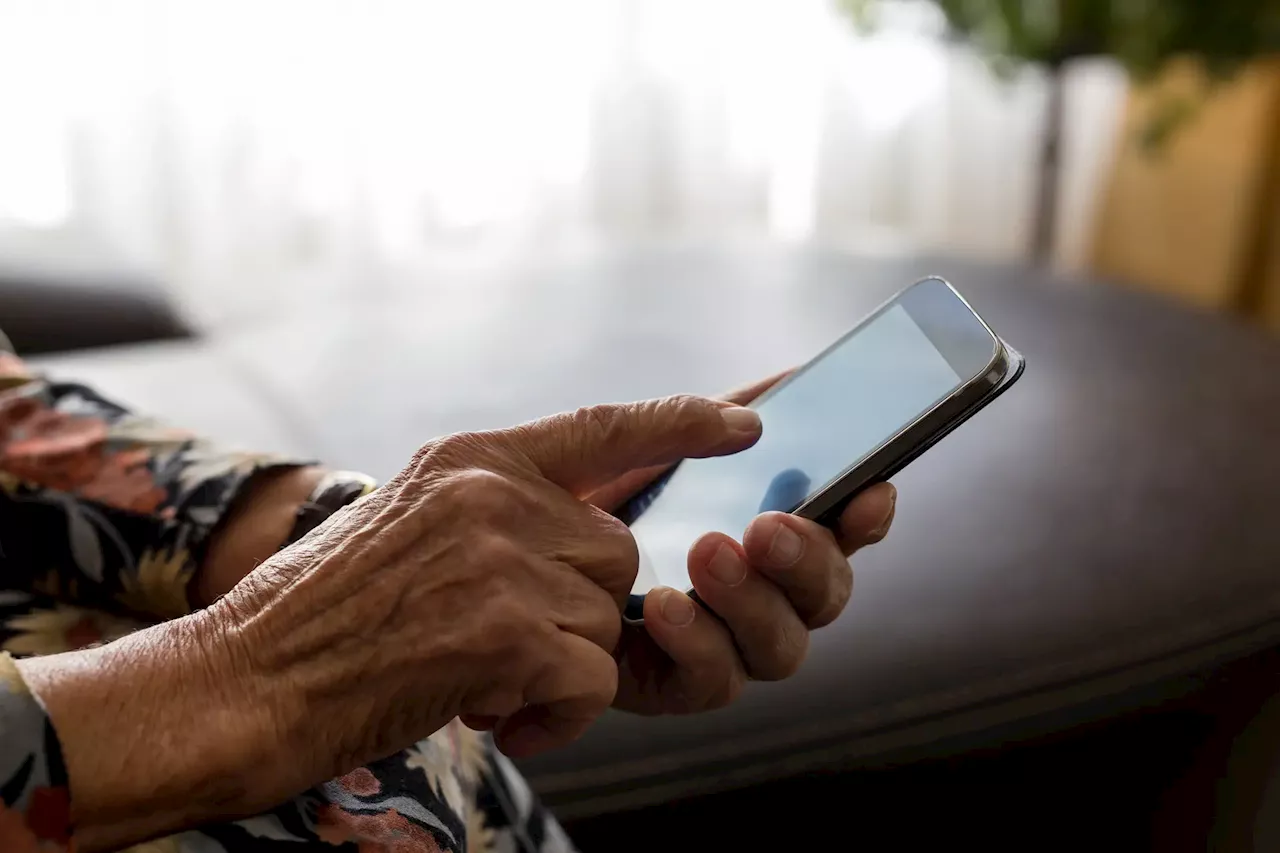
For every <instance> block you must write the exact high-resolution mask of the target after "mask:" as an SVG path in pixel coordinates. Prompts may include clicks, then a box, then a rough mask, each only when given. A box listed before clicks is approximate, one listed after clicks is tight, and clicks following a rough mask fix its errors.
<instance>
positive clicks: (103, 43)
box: [0, 0, 1127, 325]
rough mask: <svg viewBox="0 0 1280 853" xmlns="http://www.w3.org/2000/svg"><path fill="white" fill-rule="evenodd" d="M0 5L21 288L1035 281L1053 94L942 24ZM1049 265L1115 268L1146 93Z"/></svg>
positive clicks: (1077, 113)
mask: <svg viewBox="0 0 1280 853" xmlns="http://www.w3.org/2000/svg"><path fill="white" fill-rule="evenodd" d="M881 6H882V7H883V8H881V9H878V10H875V12H876V14H875V15H874V17H875V18H876V20H875V21H874V22H873V24H872V25H871V26H863V25H860V12H861V10H858V9H853V8H851V7H850V6H848V5H845V6H842V5H840V4H835V3H832V2H828V1H827V0H539V2H527V0H472V2H466V3H459V2H448V0H443V2H442V0H324V2H314V0H270V2H252V1H251V0H219V2H208V0H109V2H86V1H85V0H47V2H43V1H41V2H37V0H0V258H3V259H13V260H15V261H16V260H18V259H22V260H24V261H26V262H28V263H31V264H47V263H61V264H64V265H65V264H68V263H70V262H71V260H72V259H73V258H77V259H85V261H84V262H85V263H104V264H115V265H119V266H121V267H128V268H129V269H132V270H140V271H145V272H146V273H148V274H150V275H151V276H153V277H154V278H155V279H156V280H157V281H158V282H160V283H161V286H162V287H163V288H164V290H165V291H166V293H167V294H168V295H169V296H171V297H172V298H173V299H174V300H176V301H177V302H178V303H180V304H181V305H182V306H183V307H184V308H185V309H187V310H188V311H189V312H190V314H191V316H192V317H194V318H195V319H196V320H197V321H198V322H199V323H200V324H202V325H207V324H217V323H222V322H227V321H244V320H245V319H247V318H251V317H253V316H254V315H256V314H259V313H261V312H263V311H266V310H279V309H280V308H282V307H287V306H288V305H290V304H292V303H294V302H296V301H297V300H300V299H303V300H313V299H316V298H317V297H318V296H319V295H320V294H323V298H326V299H328V298H334V297H337V298H365V297H366V295H367V294H368V293H369V292H370V291H376V290H378V289H386V288H392V289H394V288H402V287H410V288H412V287H415V286H419V285H420V284H421V283H423V282H425V281H428V280H430V279H432V278H433V277H438V276H439V275H441V274H447V272H448V271H449V270H450V269H452V268H455V267H457V266H458V265H462V266H464V267H465V266H471V265H476V264H481V265H483V264H487V263H492V262H494V261H495V259H498V258H503V257H510V256H511V254H512V253H520V252H526V251H529V250H532V249H536V251H537V252H538V253H539V254H540V255H543V256H546V255H547V254H549V253H570V254H572V253H576V252H590V251H593V250H595V249H597V248H598V247H599V246H600V245H602V244H609V243H616V242H617V241H654V240H660V241H705V240H739V241H742V240H745V241H777V242H783V243H789V244H796V243H801V244H802V243H808V242H822V243H828V244H835V245H839V246H844V247H850V248H853V249H855V250H857V251H863V252H901V251H910V250H918V249H922V248H923V249H939V248H941V249H949V250H954V251H956V252H961V253H965V254H969V255H974V256H978V257H986V258H997V259H1007V260H1023V259H1026V258H1027V257H1028V252H1029V251H1030V250H1031V246H1032V242H1033V239H1032V237H1033V235H1032V230H1033V226H1034V216H1033V213H1034V211H1035V208H1036V204H1037V192H1036V188H1037V183H1038V175H1039V172H1038V165H1039V157H1040V150H1041V139H1042V134H1043V131H1044V128H1045V123H1046V111H1047V108H1048V104H1049V92H1050V86H1049V85H1048V77H1049V75H1048V74H1047V73H1046V72H1045V70H1044V69H1043V68H1040V67H1036V66H1026V67H1021V68H1018V69H1015V70H1013V71H1012V72H1011V73H1009V74H1007V75H1006V76H1005V78H1004V79H997V78H996V77H994V76H993V75H992V74H991V71H990V68H989V66H988V63H987V62H986V59H985V54H984V53H982V52H981V51H980V50H979V49H976V48H975V47H973V46H971V45H969V44H968V43H966V42H964V41H963V40H962V41H959V42H952V43H948V42H947V41H945V40H944V38H943V36H944V34H945V32H946V29H947V19H946V15H945V14H944V12H943V10H942V8H940V7H939V6H938V5H935V4H933V3H931V2H900V3H892V2H891V3H884V4H881ZM1066 75H1067V77H1068V79H1067V81H1066V87H1065V89H1066V91H1065V107H1064V109H1065V111H1066V120H1065V133H1063V134H1062V137H1063V139H1062V142H1063V147H1062V156H1061V158H1060V167H1059V168H1060V170H1061V173H1062V186H1063V192H1061V193H1060V196H1059V199H1058V206H1059V208H1060V211H1061V215H1060V216H1059V217H1058V220H1057V227H1056V232H1055V240H1054V243H1053V247H1052V249H1051V251H1050V252H1049V255H1048V257H1046V258H1044V260H1046V261H1047V262H1052V263H1054V264H1057V265H1059V266H1061V267H1063V268H1068V269H1080V268H1085V267H1088V266H1089V265H1090V263H1091V261H1092V254H1091V247H1092V246H1093V245H1094V239H1093V238H1094V235H1095V231H1096V228H1097V224H1098V218H1099V208H1100V199H1101V197H1102V195H1103V193H1104V191H1105V189H1106V187H1107V186H1108V182H1109V180H1110V178H1111V172H1110V170H1111V169H1112V168H1113V166H1114V161H1115V155H1116V150H1117V144H1118V141H1119V137H1118V128H1119V124H1120V121H1121V115H1122V112H1123V107H1124V104H1125V99H1126V92H1127V84H1126V77H1125V74H1124V72H1123V69H1122V68H1121V66H1120V65H1119V63H1117V62H1116V61H1114V60H1112V59H1109V58H1105V57H1103V58H1085V59H1082V60H1081V61H1079V62H1077V63H1075V64H1073V65H1072V67H1071V68H1070V69H1068V70H1067V72H1066Z"/></svg>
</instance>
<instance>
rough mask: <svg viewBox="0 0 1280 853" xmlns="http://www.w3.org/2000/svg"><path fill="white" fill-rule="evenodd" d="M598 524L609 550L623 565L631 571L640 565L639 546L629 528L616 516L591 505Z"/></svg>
mask: <svg viewBox="0 0 1280 853" xmlns="http://www.w3.org/2000/svg"><path fill="white" fill-rule="evenodd" d="M592 510H593V512H594V515H595V517H596V519H597V520H598V522H599V524H600V532H601V536H602V538H603V539H604V541H605V542H606V543H607V545H608V548H609V550H610V552H611V553H612V554H613V555H614V557H615V558H616V559H617V560H618V561H619V562H620V563H621V564H622V565H623V566H625V567H627V568H629V569H632V570H633V571H634V570H636V569H638V568H639V567H640V546H639V545H637V544H636V537H635V534H633V533H632V532H631V528H630V527H629V526H627V524H626V523H625V522H624V521H622V519H620V518H618V517H617V516H614V515H610V514H609V513H607V512H605V511H603V510H600V509H596V508H594V507H592Z"/></svg>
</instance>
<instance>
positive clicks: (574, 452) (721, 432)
mask: <svg viewBox="0 0 1280 853" xmlns="http://www.w3.org/2000/svg"><path fill="white" fill-rule="evenodd" d="M516 431H517V432H518V434H519V437H520V442H521V445H522V450H524V451H525V454H526V455H527V457H528V459H529V461H530V462H532V463H533V464H534V466H536V467H537V469H538V470H539V472H540V473H541V474H542V476H544V477H546V478H547V479H548V480H550V481H552V482H553V483H556V484H557V485H559V486H561V487H563V488H564V489H566V490H567V491H569V492H572V493H574V494H577V495H582V494H585V493H587V492H589V491H591V490H592V489H596V488H599V487H600V486H602V485H604V484H605V483H607V482H609V481H610V480H612V479H614V478H615V477H618V476H620V475H622V474H625V473H626V472H628V471H631V470H633V469H636V468H646V467H649V466H651V465H669V464H671V463H673V462H679V461H680V460H681V459H686V458H701V457H706V456H725V455H728V454H730V453H737V452H738V451H740V450H745V449H746V448H748V447H750V446H751V445H753V444H755V443H756V441H757V440H758V439H759V438H760V416H759V415H757V414H756V413H755V412H754V411H752V410H751V409H746V408H743V407H741V406H736V405H734V404H732V403H725V402H720V401H717V400H709V399H707V398H705V397H694V396H689V395H679V396H675V397H664V398H662V399H659V400H645V401H643V402H639V403H606V404H604V405H600V406H588V407H586V408H582V409H578V410H577V411H576V412H566V413H564V414H560V415H552V416H551V417H549V418H543V419H541V420H538V421H534V422H533V423H529V424H525V425H524V426H521V427H517V428H516Z"/></svg>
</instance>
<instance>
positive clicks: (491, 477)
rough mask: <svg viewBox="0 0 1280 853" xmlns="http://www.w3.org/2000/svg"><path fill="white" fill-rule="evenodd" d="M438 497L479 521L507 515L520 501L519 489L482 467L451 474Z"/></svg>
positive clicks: (499, 475) (504, 478) (507, 480)
mask: <svg viewBox="0 0 1280 853" xmlns="http://www.w3.org/2000/svg"><path fill="white" fill-rule="evenodd" d="M442 497H443V498H444V499H445V500H447V501H448V504H449V506H450V507H451V508H452V509H453V510H455V511H460V512H464V513H466V514H467V515H468V516H471V517H473V518H478V519H481V520H492V519H494V518H499V517H502V516H505V515H508V514H510V513H511V512H512V511H513V510H515V509H516V508H517V507H518V506H519V505H520V504H521V493H520V490H519V489H517V488H516V487H515V485H514V484H513V483H512V482H511V481H510V480H509V479H507V478H506V477H504V476H502V475H501V474H497V473H495V472H493V471H488V470H485V469H484V468H467V469H465V470H462V471H458V472H456V473H454V474H451V475H450V476H449V477H448V479H447V480H446V482H445V486H444V494H443V495H442Z"/></svg>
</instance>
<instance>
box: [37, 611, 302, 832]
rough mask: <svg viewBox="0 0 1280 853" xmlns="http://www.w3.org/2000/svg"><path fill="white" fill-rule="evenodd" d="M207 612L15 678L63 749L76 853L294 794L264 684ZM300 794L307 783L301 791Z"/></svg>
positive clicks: (58, 658)
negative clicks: (283, 783) (280, 780)
mask: <svg viewBox="0 0 1280 853" xmlns="http://www.w3.org/2000/svg"><path fill="white" fill-rule="evenodd" d="M239 666H240V663H239V661H238V660H237V655H236V654H235V646H234V643H231V642H228V641H227V638H226V637H224V636H223V635H222V632H221V631H220V630H219V628H218V626H217V625H216V623H215V622H214V620H213V619H212V618H211V617H209V616H207V615H205V614H195V615H193V616H188V617H185V618H183V619H178V620H175V621H172V622H168V623H165V624H163V625H158V626H156V627H154V628H149V629H147V630H145V631H140V632H138V633H136V634H132V635H130V636H128V637H125V638H123V639H121V640H117V641H116V642H113V643H110V644H107V645H105V646H101V647H98V648H94V649H86V650H83V651H78V652H69V653H66V654H60V655H52V656H49V657H43V658H31V659H27V660H22V661H19V662H18V667H19V671H20V672H21V674H22V677H23V679H24V680H25V681H26V682H27V684H28V686H29V687H30V688H31V690H32V692H33V693H34V694H35V695H36V697H37V698H38V699H39V700H40V701H41V703H42V704H43V705H44V706H45V708H46V710H47V712H48V714H49V717H50V720H51V721H52V723H53V728H54V731H55V732H56V733H57V735H58V740H59V743H60V745H61V747H62V753H63V759H64V762H65V764H66V768H67V776H68V786H69V789H70V794H71V817H72V822H73V825H74V826H75V830H76V841H77V849H81V850H96V849H112V848H115V847H119V846H123V845H126V844H129V843H131V842H134V841H138V840H142V839H145V838H150V837H154V836H156V835H160V834H165V833H169V832H174V831H178V830H181V829H184V828H187V827H191V826H195V825H198V824H201V823H205V822H208V821H211V820H214V819H228V818H234V817H240V816H245V815H249V814H253V813H255V812H257V811H260V810H261V809H263V808H267V807H270V806H271V805H274V804H275V803H276V802H278V801H280V800H282V799H285V798H287V797H288V796H289V795H290V794H292V793H294V791H292V790H279V788H280V785H279V784H276V783H275V780H273V779H272V778H271V777H270V775H269V774H270V773H272V771H273V770H275V769H278V768H279V767H280V766H281V765H282V764H287V760H286V761H273V760H272V757H273V756H275V755H276V754H277V753H278V752H279V750H280V748H281V741H280V739H279V738H278V736H277V734H278V732H277V727H276V722H275V716H274V715H273V713H272V706H271V705H270V703H268V702H265V701H262V700H263V699H264V698H265V696H264V695H260V694H262V693H263V691H261V690H260V685H259V684H257V683H256V682H255V681H254V679H253V678H252V677H245V675H244V673H243V672H238V671H237V670H238V667H239ZM304 787H305V785H304Z"/></svg>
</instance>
